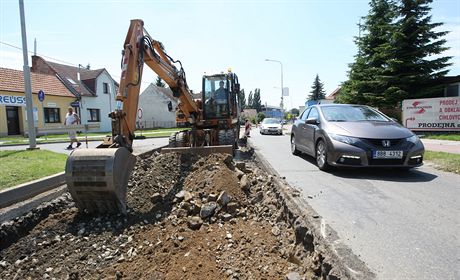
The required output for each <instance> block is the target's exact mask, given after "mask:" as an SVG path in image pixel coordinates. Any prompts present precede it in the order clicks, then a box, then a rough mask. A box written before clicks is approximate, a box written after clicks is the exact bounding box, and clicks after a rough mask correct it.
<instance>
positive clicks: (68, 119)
mask: <svg viewBox="0 0 460 280" xmlns="http://www.w3.org/2000/svg"><path fill="white" fill-rule="evenodd" d="M79 123H80V118H79V117H78V115H77V114H76V113H75V112H74V111H73V108H72V107H69V110H68V112H67V114H66V116H65V120H64V125H73V124H79ZM69 138H70V145H69V146H67V150H71V149H73V147H72V144H73V143H74V142H77V148H78V147H80V145H81V142H80V141H78V139H77V132H76V131H75V130H74V129H70V130H69Z"/></svg>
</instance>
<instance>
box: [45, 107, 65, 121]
mask: <svg viewBox="0 0 460 280" xmlns="http://www.w3.org/2000/svg"><path fill="white" fill-rule="evenodd" d="M43 111H44V113H45V123H60V122H61V114H60V109H59V108H43Z"/></svg>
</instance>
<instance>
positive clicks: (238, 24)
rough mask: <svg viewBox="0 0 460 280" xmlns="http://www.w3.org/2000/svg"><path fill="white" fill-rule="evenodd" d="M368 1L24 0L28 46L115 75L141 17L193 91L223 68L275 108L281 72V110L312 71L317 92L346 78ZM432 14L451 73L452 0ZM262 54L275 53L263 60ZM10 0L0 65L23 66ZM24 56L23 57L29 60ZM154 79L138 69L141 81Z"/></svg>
mask: <svg viewBox="0 0 460 280" xmlns="http://www.w3.org/2000/svg"><path fill="white" fill-rule="evenodd" d="M368 2H369V1H367V0H286V1H282V0H262V1H257V0H249V1H241V0H234V1H231V0H215V1H211V0H203V1H198V0H190V1H187V0H182V1H179V0H171V1H167V0H160V1H155V0H132V1H129V0H92V1H91V0H24V8H25V22H26V33H27V48H28V51H29V53H30V55H32V54H33V51H34V39H36V41H37V55H39V56H42V57H44V58H45V59H47V60H49V61H53V62H58V63H62V64H68V65H73V66H78V65H79V64H81V65H85V66H86V65H87V64H90V65H91V69H100V68H105V69H107V71H108V72H109V73H110V75H111V76H112V78H114V79H115V80H116V81H117V82H119V79H120V73H121V70H120V60H121V50H122V48H123V43H124V40H125V37H126V33H127V31H128V27H129V23H130V20H131V19H142V20H143V21H144V27H145V29H146V30H147V31H148V32H149V34H150V35H151V36H152V38H153V39H154V40H157V41H160V42H162V43H163V45H164V47H165V49H166V52H167V53H168V54H169V55H170V56H171V57H172V58H174V59H175V60H180V61H181V62H182V65H183V67H184V69H185V73H186V76H187V83H188V85H189V87H190V89H192V90H193V91H194V92H199V91H200V90H201V79H202V76H203V74H205V73H206V74H216V73H221V72H222V71H224V72H226V71H227V69H228V68H231V69H232V71H233V72H234V73H236V74H237V75H238V77H239V81H240V84H241V88H243V89H244V90H245V92H246V98H247V96H248V94H249V92H251V91H252V92H254V89H256V88H260V94H261V99H262V102H263V104H267V105H272V106H279V104H280V99H281V73H282V74H283V86H284V87H288V88H289V96H286V97H284V104H285V109H290V108H294V107H295V108H298V107H299V106H301V105H304V103H305V101H306V99H307V97H308V95H309V92H310V91H311V86H312V84H313V81H314V79H315V76H316V75H317V74H318V75H319V78H320V80H321V81H322V82H323V84H324V89H325V92H326V94H330V93H331V92H332V91H334V90H335V89H336V88H337V87H338V86H339V85H340V83H341V82H343V81H345V80H346V79H347V71H348V69H349V68H348V65H349V63H352V62H353V60H354V56H355V55H356V53H357V48H356V45H355V43H354V42H353V40H354V37H355V36H358V23H359V21H360V18H361V17H363V16H366V15H367V14H368V11H369V5H368ZM431 7H432V10H431V15H432V18H433V20H432V21H433V22H443V23H444V25H443V26H442V27H441V30H447V31H450V33H449V34H448V35H447V36H446V39H447V44H446V46H448V47H450V49H449V50H448V51H446V52H445V53H444V55H448V56H453V59H452V60H451V62H452V63H453V65H452V66H450V67H449V70H450V72H449V73H448V75H449V76H455V75H460V1H458V0H435V1H434V2H433V3H432V5H431ZM265 59H271V60H277V61H280V62H281V64H282V69H283V71H282V72H281V64H280V63H277V62H267V61H265ZM23 65H24V62H23V56H22V40H21V23H20V14H19V1H18V0H1V1H0V67H5V68H11V69H17V70H22V69H23ZM30 65H31V58H30V56H29V66H30ZM155 79H156V74H155V73H154V72H152V71H151V70H149V69H148V66H146V67H144V75H143V79H142V89H144V88H146V87H147V86H148V85H149V84H150V83H151V82H154V81H155Z"/></svg>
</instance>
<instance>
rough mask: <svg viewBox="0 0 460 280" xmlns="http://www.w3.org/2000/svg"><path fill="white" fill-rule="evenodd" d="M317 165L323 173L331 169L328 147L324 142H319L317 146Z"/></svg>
mask: <svg viewBox="0 0 460 280" xmlns="http://www.w3.org/2000/svg"><path fill="white" fill-rule="evenodd" d="M316 164H317V165H318V168H319V169H320V170H323V171H326V170H329V169H330V167H331V166H330V165H329V164H328V163H327V146H326V143H325V142H324V141H323V140H319V141H318V144H316Z"/></svg>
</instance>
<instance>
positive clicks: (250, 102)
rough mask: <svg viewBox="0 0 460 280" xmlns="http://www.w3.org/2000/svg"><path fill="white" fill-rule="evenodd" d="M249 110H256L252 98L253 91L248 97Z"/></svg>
mask: <svg viewBox="0 0 460 280" xmlns="http://www.w3.org/2000/svg"><path fill="white" fill-rule="evenodd" d="M247 107H248V108H249V109H254V107H253V98H252V91H251V92H249V96H248V106H247Z"/></svg>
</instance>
